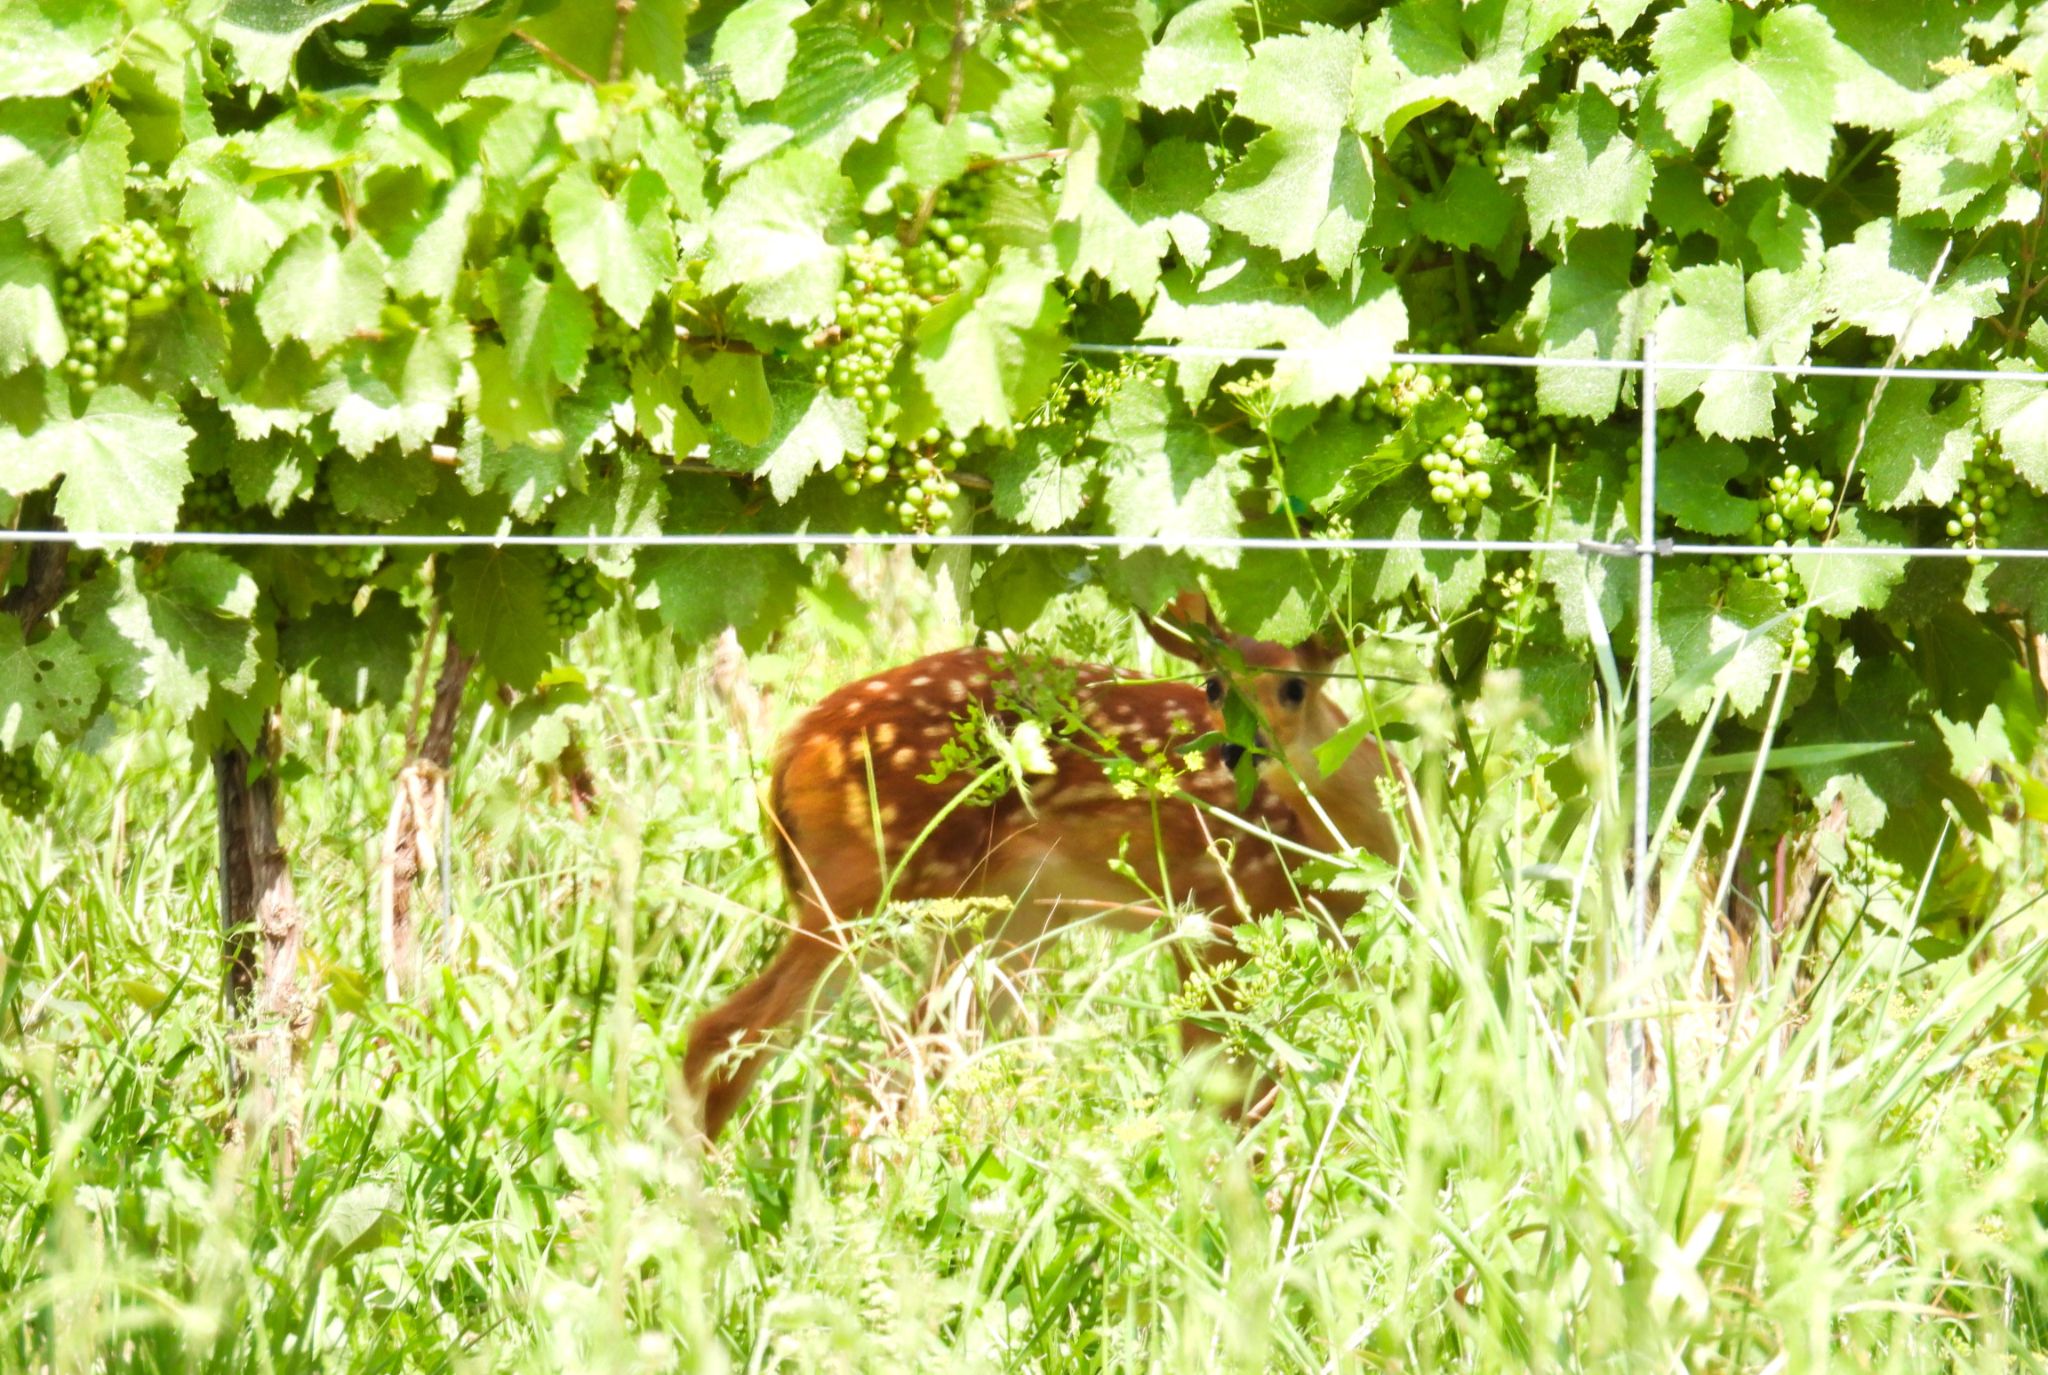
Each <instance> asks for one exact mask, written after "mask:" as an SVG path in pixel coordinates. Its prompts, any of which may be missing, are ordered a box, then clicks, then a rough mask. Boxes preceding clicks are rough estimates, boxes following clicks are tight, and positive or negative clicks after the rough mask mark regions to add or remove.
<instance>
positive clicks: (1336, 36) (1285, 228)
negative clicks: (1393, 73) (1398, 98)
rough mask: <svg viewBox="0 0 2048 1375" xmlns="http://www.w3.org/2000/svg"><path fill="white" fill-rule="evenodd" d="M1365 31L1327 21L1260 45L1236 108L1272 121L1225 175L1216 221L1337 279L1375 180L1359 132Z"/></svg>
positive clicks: (1367, 212)
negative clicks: (1357, 89) (1311, 259)
mask: <svg viewBox="0 0 2048 1375" xmlns="http://www.w3.org/2000/svg"><path fill="white" fill-rule="evenodd" d="M1361 57H1362V52H1361V49H1360V46H1359V43H1358V39H1357V36H1356V35H1354V34H1349V33H1345V32H1342V31H1340V30H1337V29H1330V28H1325V27H1324V26H1322V25H1320V24H1309V25H1305V26H1304V27H1303V31H1302V32H1301V33H1300V34H1298V35H1284V36H1281V37H1277V38H1268V39H1266V40H1264V41H1262V42H1260V43H1259V44H1257V45H1256V46H1255V47H1254V48H1253V49H1252V61H1251V67H1250V69H1249V71H1248V72H1247V74H1246V76H1245V82H1244V90H1243V92H1242V94H1241V95H1240V96H1239V98H1238V102H1237V111H1236V113H1237V114H1238V115H1239V116H1241V117H1242V118H1245V119H1249V120H1255V121H1257V122H1258V123H1260V124H1264V125H1266V126H1267V128H1268V130H1269V132H1267V133H1265V134H1262V135H1260V136H1259V138H1258V139H1257V140H1256V141H1255V142H1253V144H1252V145H1251V147H1250V148H1248V149H1246V150H1245V155H1244V157H1243V158H1242V159H1241V160H1240V161H1239V162H1238V163H1237V164H1236V165H1235V166H1233V167H1232V168H1230V170H1229V171H1228V172H1226V173H1225V174H1224V178H1223V185H1222V187H1221V188H1220V189H1218V190H1217V191H1216V192H1215V193H1214V194H1213V195H1211V196H1210V197H1209V200H1208V203H1207V205H1206V206H1205V210H1206V213H1207V214H1208V215H1209V217H1210V218H1211V219H1213V220H1215V221H1216V223H1218V224H1220V225H1222V226H1223V227H1224V228H1226V229H1234V230H1236V231H1237V232H1238V233H1240V234H1243V235H1244V236H1245V237H1246V238H1247V239H1249V240H1251V241H1252V242H1253V243H1255V244H1258V245H1260V246H1261V247H1264V248H1271V249H1273V250H1274V251H1276V252H1277V253H1279V254H1280V256H1281V257H1283V258H1288V259H1292V258H1299V257H1304V256H1306V255H1308V254H1310V253H1314V254H1315V255H1316V258H1317V260H1318V261H1319V262H1320V263H1321V264H1322V265H1323V267H1324V269H1325V270H1326V271H1328V272H1329V273H1330V274H1331V275H1332V276H1336V275H1339V274H1341V273H1342V271H1343V270H1344V268H1345V267H1346V266H1347V265H1348V264H1349V263H1350V261H1351V258H1352V257H1353V255H1355V254H1356V253H1357V251H1358V245H1359V243H1360V241H1361V240H1362V239H1363V238H1364V236H1365V226H1366V223H1367V221H1368V220H1369V219H1370V218H1371V215H1372V197H1373V176H1372V168H1371V165H1370V161H1369V159H1368V157H1367V155H1366V151H1365V146H1364V144H1363V143H1362V142H1361V141H1360V139H1359V138H1358V136H1357V134H1356V133H1355V132H1354V131H1353V128H1352V125H1351V118H1352V114H1353V111H1354V108H1355V103H1356V102H1355V95H1354V86H1355V84H1356V82H1357V80H1358V73H1359V69H1360V66H1361Z"/></svg>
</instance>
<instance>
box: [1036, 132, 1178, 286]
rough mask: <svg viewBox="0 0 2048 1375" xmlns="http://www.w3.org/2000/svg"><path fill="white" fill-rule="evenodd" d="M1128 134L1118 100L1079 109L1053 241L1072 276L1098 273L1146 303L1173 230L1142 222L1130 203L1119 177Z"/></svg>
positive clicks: (1076, 279) (1063, 170) (1075, 279)
mask: <svg viewBox="0 0 2048 1375" xmlns="http://www.w3.org/2000/svg"><path fill="white" fill-rule="evenodd" d="M1127 132H1129V126H1128V125H1127V124H1126V123H1125V121H1124V117H1123V112H1122V110H1121V109H1120V108H1119V107H1118V106H1117V105H1116V104H1115V102H1113V101H1104V102H1100V103H1098V104H1095V105H1090V106H1085V107H1083V108H1082V109H1080V110H1077V111H1076V112H1075V114H1074V123H1073V127H1072V130H1071V132H1070V133H1069V134H1068V138H1067V148H1068V153H1067V157H1066V160H1065V163H1064V164H1063V166H1062V168H1061V175H1060V202H1059V212H1058V219H1057V222H1056V227H1055V229H1054V231H1053V241H1054V242H1055V243H1056V244H1057V245H1058V246H1059V251H1060V266H1061V268H1062V269H1064V270H1065V272H1066V274H1067V278H1068V280H1069V281H1072V282H1075V283H1076V284H1079V283H1080V282H1081V281H1082V279H1083V278H1084V277H1086V276H1088V275H1089V274H1091V273H1092V274H1093V275H1095V276H1097V277H1100V278H1101V279H1102V280H1103V281H1104V282H1106V283H1107V284H1108V285H1109V287H1110V289H1111V290H1113V291H1120V292H1123V293H1125V294H1126V295H1128V296H1130V297H1131V298H1132V299H1134V300H1136V301H1137V302H1138V303H1139V304H1141V305H1142V304H1144V303H1145V302H1146V301H1149V300H1151V299H1152V290H1153V288H1154V287H1156V286H1157V285H1158V284H1159V260H1160V258H1161V257H1163V256H1164V255H1165V253H1166V249H1167V229H1166V226H1165V225H1164V224H1162V223H1159V222H1158V221H1147V222H1140V221H1139V220H1138V219H1137V218H1136V216H1134V215H1133V213H1132V211H1131V209H1130V208H1129V206H1128V205H1127V204H1126V203H1125V202H1126V201H1127V200H1128V199H1129V197H1130V190H1131V188H1130V186H1129V184H1128V182H1127V181H1126V179H1125V178H1124V177H1123V176H1122V175H1121V167H1122V164H1123V158H1122V156H1121V149H1122V145H1123V140H1124V138H1125V136H1126V134H1127Z"/></svg>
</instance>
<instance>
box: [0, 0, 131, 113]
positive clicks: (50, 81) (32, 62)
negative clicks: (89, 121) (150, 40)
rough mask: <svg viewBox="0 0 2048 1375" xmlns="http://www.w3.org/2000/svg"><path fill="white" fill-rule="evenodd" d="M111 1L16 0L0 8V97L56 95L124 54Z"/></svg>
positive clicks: (118, 20)
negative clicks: (121, 50)
mask: <svg viewBox="0 0 2048 1375" xmlns="http://www.w3.org/2000/svg"><path fill="white" fill-rule="evenodd" d="M121 28H122V25H121V10H120V7H119V6H118V5H116V4H114V3H113V0H14V3H12V4H9V5H6V6H4V7H0V99H8V100H16V99H20V98H22V97H24V96H56V95H64V94H66V93H67V92H70V91H75V90H77V89H78V88H79V87H80V86H83V85H85V84H86V83H87V82H89V81H92V80H94V79H96V78H98V77H100V76H103V75H105V74H106V73H107V72H108V71H109V70H111V69H112V67H113V65H114V63H115V62H116V61H117V60H118V59H119V58H120V48H119V46H118V45H119V43H120V39H121Z"/></svg>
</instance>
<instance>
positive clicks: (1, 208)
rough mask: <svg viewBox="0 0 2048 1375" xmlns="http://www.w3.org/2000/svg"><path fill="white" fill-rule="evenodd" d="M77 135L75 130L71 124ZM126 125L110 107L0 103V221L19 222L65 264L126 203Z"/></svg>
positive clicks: (62, 102) (56, 102) (116, 216)
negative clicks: (63, 258) (78, 126)
mask: <svg viewBox="0 0 2048 1375" xmlns="http://www.w3.org/2000/svg"><path fill="white" fill-rule="evenodd" d="M74 123H80V124H82V125H83V128H82V129H79V130H78V131H76V132H74V131H73V128H72V126H73V124H74ZM129 137H130V135H129V131H128V125H127V124H126V122H124V121H123V120H122V118H121V116H120V115H118V114H117V113H115V111H114V107H113V106H111V105H100V106H97V107H96V108H94V109H92V110H90V111H84V112H81V111H80V110H79V108H78V107H77V105H75V104H74V103H73V102H71V101H69V100H14V101H4V102H0V221H5V220H10V219H19V220H20V221H21V222H22V223H23V224H25V225H27V226H28V229H29V232H30V233H32V234H36V235H39V236H41V237H42V238H45V239H48V240H49V241H50V242H51V243H52V244H54V245H56V247H57V250H58V251H59V252H61V253H63V254H65V255H66V256H67V257H68V256H69V255H71V254H74V253H76V252H77V251H78V250H79V249H80V248H81V247H82V246H84V244H85V241H86V240H87V239H89V238H91V237H92V236H93V234H94V233H95V232H97V231H98V230H99V229H100V227H101V226H103V225H106V224H109V223H111V222H113V221H115V220H118V219H120V218H121V214H122V210H123V208H124V204H125V201H126V199H127V195H126V188H127V178H128V140H129Z"/></svg>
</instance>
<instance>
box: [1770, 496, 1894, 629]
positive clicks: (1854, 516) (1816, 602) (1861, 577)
mask: <svg viewBox="0 0 2048 1375" xmlns="http://www.w3.org/2000/svg"><path fill="white" fill-rule="evenodd" d="M1835 542H1836V543H1838V544H1845V545H1871V544H1892V545H1897V546H1899V547H1901V548H1904V547H1906V546H1908V545H1910V544H1912V543H1913V532H1912V531H1911V530H1910V529H1909V528H1908V527H1907V526H1906V525H1905V523H1904V522H1902V521H1899V520H1896V519H1894V518H1893V517H1891V516H1886V515H1881V514H1879V513H1878V512H1876V511H1869V510H1865V509H1863V508H1862V507H1859V506H1854V505H1850V506H1844V507H1843V508H1842V512H1841V515H1840V516H1839V517H1838V518H1837V520H1836V526H1835ZM1791 559H1792V571H1793V572H1794V573H1796V574H1797V575H1798V577H1799V582H1800V585H1801V586H1803V587H1804V588H1805V589H1806V600H1807V601H1808V602H1810V603H1811V604H1812V605H1813V606H1814V607H1815V608H1817V609H1818V610H1821V611H1825V612H1826V613H1827V614H1828V615H1830V616H1834V617H1837V618H1840V617H1846V616H1848V615H1849V614H1851V613H1852V612H1856V611H1876V610H1879V609H1881V608H1882V607H1883V606H1884V605H1885V603H1886V602H1887V601H1889V600H1890V599H1891V595H1892V589H1893V588H1894V587H1897V586H1898V585H1899V581H1900V579H1902V578H1904V577H1905V576H1906V564H1907V563H1908V559H1907V557H1906V555H1904V554H1900V555H1898V556H1897V557H1895V558H1894V557H1888V556H1885V555H1881V554H1863V555H1857V556H1856V557H1853V558H1829V557H1827V556H1826V555H1824V554H1808V553H1801V552H1800V551H1799V549H1797V548H1794V549H1793V551H1792V554H1791Z"/></svg>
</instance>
